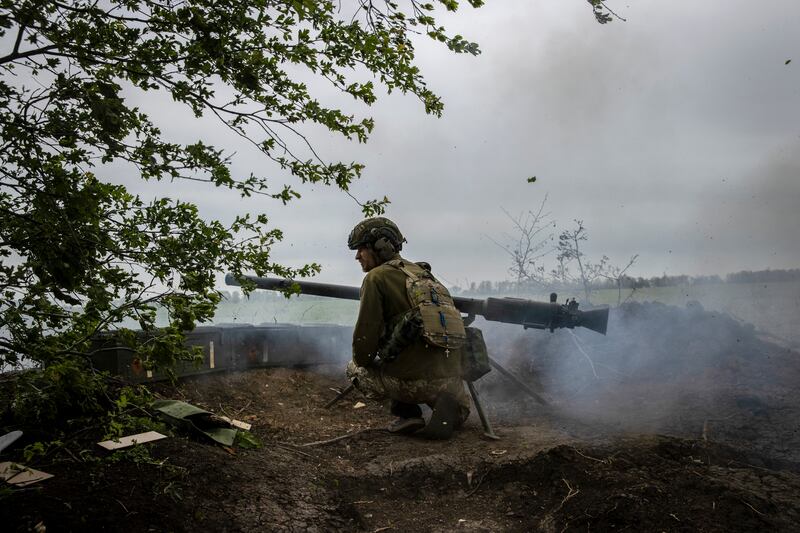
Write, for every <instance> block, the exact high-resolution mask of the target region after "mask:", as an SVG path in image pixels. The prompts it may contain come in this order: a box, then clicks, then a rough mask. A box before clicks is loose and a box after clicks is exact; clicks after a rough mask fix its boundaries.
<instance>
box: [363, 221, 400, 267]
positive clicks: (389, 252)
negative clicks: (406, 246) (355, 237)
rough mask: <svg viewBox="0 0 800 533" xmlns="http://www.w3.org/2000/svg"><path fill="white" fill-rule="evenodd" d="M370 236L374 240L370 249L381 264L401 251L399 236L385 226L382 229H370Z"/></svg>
mask: <svg viewBox="0 0 800 533" xmlns="http://www.w3.org/2000/svg"><path fill="white" fill-rule="evenodd" d="M370 235H372V237H373V238H374V240H373V241H372V244H371V245H370V248H372V250H373V251H374V252H375V255H377V256H378V259H380V260H381V261H383V262H385V261H388V260H390V259H391V258H392V257H393V256H394V254H396V253H397V252H399V251H400V250H402V249H403V243H402V242H401V240H400V236H399V235H397V234H396V232H394V231H393V230H392V228H389V227H386V226H384V227H382V228H372V229H371V230H370Z"/></svg>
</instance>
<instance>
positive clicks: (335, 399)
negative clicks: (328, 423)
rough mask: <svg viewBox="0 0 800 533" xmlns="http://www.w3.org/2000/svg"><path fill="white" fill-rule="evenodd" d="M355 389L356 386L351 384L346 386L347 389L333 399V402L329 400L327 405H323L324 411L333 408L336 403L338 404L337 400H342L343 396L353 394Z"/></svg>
mask: <svg viewBox="0 0 800 533" xmlns="http://www.w3.org/2000/svg"><path fill="white" fill-rule="evenodd" d="M355 388H356V386H355V385H354V384H352V383H351V384H350V385H348V386H347V387H345V388H344V389H342V392H340V393H339V394H337V395H336V398H334V399H333V400H331V401H329V402H328V403H326V404H325V409H330V408H331V406H333V404H335V403H336V402H338V401H339V400H341V399H342V398H344V397H345V396H347V395H348V394H350V393H351V392H353V389H355Z"/></svg>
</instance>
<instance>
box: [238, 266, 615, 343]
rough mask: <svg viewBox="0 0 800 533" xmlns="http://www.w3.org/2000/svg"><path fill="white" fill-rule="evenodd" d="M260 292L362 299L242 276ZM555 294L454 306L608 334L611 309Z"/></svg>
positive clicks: (352, 291) (460, 301)
mask: <svg viewBox="0 0 800 533" xmlns="http://www.w3.org/2000/svg"><path fill="white" fill-rule="evenodd" d="M243 277H244V278H245V279H247V280H249V281H251V282H252V283H254V284H255V286H256V287H257V288H259V289H266V290H271V291H280V290H286V289H288V288H290V287H291V286H292V285H293V284H297V286H299V287H300V293H301V294H309V295H314V296H327V297H330V298H339V299H343V300H358V299H360V290H359V288H358V287H350V286H347V285H333V284H330V283H318V282H313V281H292V280H287V279H282V278H260V277H256V276H243ZM225 283H226V284H227V285H232V286H241V283H240V282H239V281H238V280H237V279H236V277H235V276H233V275H232V274H228V275H227V276H225ZM555 300H556V297H555V293H554V294H551V295H550V302H539V301H535V300H526V299H523V298H486V299H485V300H481V299H478V298H462V297H459V296H455V297H453V303H455V305H456V307H457V308H458V310H459V311H461V312H462V313H465V314H466V315H468V316H475V315H481V316H483V317H484V318H485V319H486V320H490V321H493V322H505V323H508V324H520V325H522V326H523V327H525V328H526V329H527V328H534V329H549V330H550V331H553V330H554V329H556V328H574V327H584V328H588V329H591V330H592V331H596V332H598V333H602V334H603V335H605V334H606V328H607V326H608V308H607V307H606V308H601V309H590V310H588V311H579V310H578V303H577V302H575V301H574V300H572V301H568V302H567V303H564V304H559V303H556V301H555Z"/></svg>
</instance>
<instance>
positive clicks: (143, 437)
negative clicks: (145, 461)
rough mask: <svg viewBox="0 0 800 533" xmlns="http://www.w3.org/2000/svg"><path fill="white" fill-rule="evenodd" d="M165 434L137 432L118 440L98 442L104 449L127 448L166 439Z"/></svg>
mask: <svg viewBox="0 0 800 533" xmlns="http://www.w3.org/2000/svg"><path fill="white" fill-rule="evenodd" d="M166 438H167V436H166V435H162V434H161V433H159V432H157V431H148V432H147V433H139V434H138V435H128V436H127V437H122V438H121V439H119V442H116V441H113V440H105V441H103V442H98V443H97V444H98V445H99V446H102V447H103V448H105V449H106V450H119V449H120V448H127V447H129V446H133V445H134V444H143V443H145V442H152V441H154V440H161V439H166Z"/></svg>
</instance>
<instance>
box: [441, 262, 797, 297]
mask: <svg viewBox="0 0 800 533" xmlns="http://www.w3.org/2000/svg"><path fill="white" fill-rule="evenodd" d="M780 281H800V268H792V269H776V270H773V269H767V270H756V271H752V270H742V271H740V272H734V273H731V274H727V275H726V276H725V278H724V279H723V278H722V277H720V276H719V275H717V274H712V275H708V276H689V275H686V274H680V275H675V276H669V275H667V274H663V275H661V276H653V277H649V278H645V277H634V276H622V277H621V278H620V279H619V286H621V287H622V288H623V289H643V288H650V287H680V286H684V287H686V286H696V285H714V284H720V283H768V282H780ZM553 288H561V289H564V288H569V289H583V286H582V284H581V283H580V282H578V281H576V282H574V283H572V284H562V286H560V287H553ZM617 288H618V282H617V280H616V279H598V280H595V281H594V282H593V283H592V289H595V290H596V289H617ZM451 290H452V291H453V292H454V293H455V294H483V295H485V294H514V293H521V294H524V293H536V292H541V290H542V285H541V284H540V283H534V282H530V281H488V280H484V281H481V282H477V283H476V282H471V283H470V284H469V285H468V286H465V287H459V286H456V287H452V288H451Z"/></svg>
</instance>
